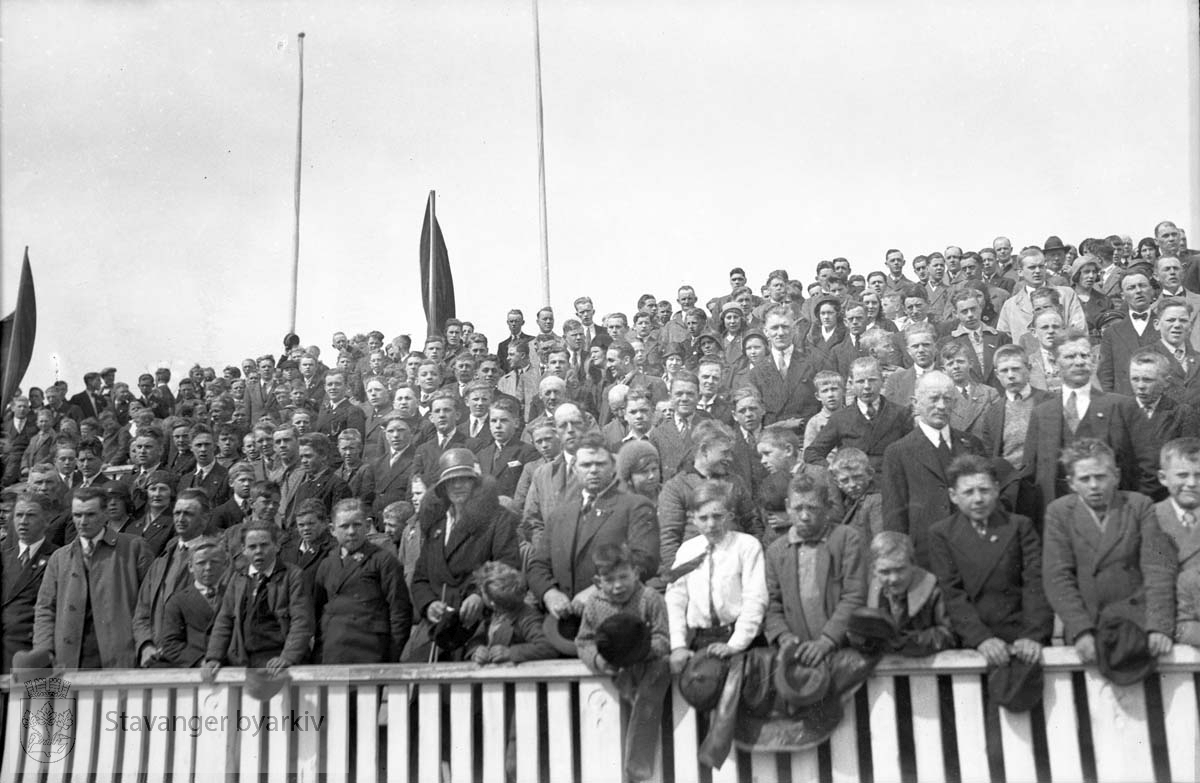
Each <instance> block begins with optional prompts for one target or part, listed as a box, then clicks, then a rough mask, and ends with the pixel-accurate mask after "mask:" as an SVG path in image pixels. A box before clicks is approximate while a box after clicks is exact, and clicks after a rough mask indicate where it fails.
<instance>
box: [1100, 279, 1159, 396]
mask: <svg viewBox="0 0 1200 783" xmlns="http://www.w3.org/2000/svg"><path fill="white" fill-rule="evenodd" d="M1121 298H1122V299H1123V300H1124V301H1125V305H1126V307H1128V308H1129V314H1128V315H1127V316H1126V317H1125V318H1123V319H1122V320H1120V321H1117V322H1115V323H1111V324H1109V325H1108V326H1106V327H1104V330H1103V331H1102V332H1101V333H1100V366H1099V368H1098V369H1097V370H1096V375H1097V377H1098V378H1099V379H1100V388H1101V389H1103V390H1104V391H1106V392H1113V391H1115V392H1116V393H1117V394H1124V395H1125V396H1127V397H1128V396H1129V395H1131V394H1132V393H1133V390H1132V389H1130V387H1129V373H1127V372H1126V371H1125V370H1126V368H1128V367H1129V358H1130V357H1131V356H1133V354H1134V353H1135V352H1137V350H1138V349H1139V348H1144V347H1146V346H1147V345H1150V344H1152V343H1154V342H1156V341H1157V340H1158V339H1159V335H1158V330H1157V329H1155V328H1154V324H1153V313H1152V312H1151V310H1152V308H1153V304H1154V289H1153V287H1152V286H1151V285H1150V277H1149V276H1148V275H1147V274H1146V273H1145V272H1143V271H1141V269H1131V270H1129V271H1128V272H1126V273H1125V274H1124V275H1122V276H1121Z"/></svg>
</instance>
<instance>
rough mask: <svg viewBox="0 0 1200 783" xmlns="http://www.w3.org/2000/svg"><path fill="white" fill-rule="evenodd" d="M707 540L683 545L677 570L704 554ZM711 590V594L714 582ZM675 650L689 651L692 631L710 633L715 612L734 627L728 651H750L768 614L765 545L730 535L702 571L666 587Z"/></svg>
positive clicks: (677, 557) (742, 535)
mask: <svg viewBox="0 0 1200 783" xmlns="http://www.w3.org/2000/svg"><path fill="white" fill-rule="evenodd" d="M707 548H708V539H707V538H705V537H704V536H695V537H694V538H689V539H688V540H687V541H684V542H683V543H682V544H680V545H679V550H678V551H677V552H676V553H675V563H674V564H673V565H674V566H679V565H681V564H683V563H686V562H687V561H689V560H694V559H696V558H697V557H699V556H700V555H702V554H704V553H705V550H706V549H707ZM710 572H711V574H712V576H711V585H712V590H711V591H710V590H709V584H710V577H709V574H710ZM666 600H667V617H668V618H669V619H670V624H671V649H672V650H675V649H678V648H680V647H687V629H688V628H708V627H710V626H711V625H712V619H711V614H712V611H713V610H715V612H716V615H717V618H718V619H719V620H720V621H721V624H722V625H728V624H730V623H733V636H732V637H730V639H729V646H730V647H732V648H733V649H734V650H735V651H738V652H740V651H742V650H745V649H746V648H748V647H749V646H750V643H751V642H752V641H754V638H755V637H756V636H758V632H759V630H760V629H761V628H762V622H763V617H764V615H765V614H766V611H767V577H766V566H765V565H764V560H763V548H762V544H760V543H759V542H758V539H756V538H754V537H753V536H751V535H748V534H746V533H739V532H736V531H732V530H731V531H729V532H728V533H726V534H725V537H724V538H722V539H721V542H720V543H719V544H717V545H716V547H714V549H713V552H712V556H711V557H708V556H706V557H705V558H704V560H703V561H702V562H701V563H700V566H699V567H698V568H696V569H695V570H694V571H692V572H691V573H689V574H687V575H686V576H683V577H680V578H679V579H676V580H675V581H674V582H672V583H671V584H670V586H668V587H667V595H666Z"/></svg>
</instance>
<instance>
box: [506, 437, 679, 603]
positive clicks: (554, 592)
mask: <svg viewBox="0 0 1200 783" xmlns="http://www.w3.org/2000/svg"><path fill="white" fill-rule="evenodd" d="M575 473H576V476H577V478H578V481H579V484H580V485H581V492H580V493H579V495H576V496H574V497H572V498H570V499H569V500H566V501H565V502H563V503H562V504H560V505H559V506H557V507H556V508H555V509H554V511H553V512H551V514H550V516H549V518H548V519H547V520H546V529H545V535H543V536H542V537H541V539H540V543H539V545H538V546H537V548H536V550H535V552H534V554H533V557H532V558H531V560H530V562H529V568H528V573H529V587H530V589H531V590H532V591H533V594H534V595H535V596H537V598H538V599H540V600H541V601H542V602H543V603H544V604H545V606H546V610H547V611H549V612H550V613H551V614H553V615H554V616H555V617H561V616H563V615H566V614H574V615H578V614H581V613H582V611H583V603H582V600H577V599H578V598H579V595H580V593H582V592H584V591H585V590H587V589H588V588H590V587H592V586H593V580H592V578H593V577H594V576H595V566H594V565H593V563H592V557H591V553H592V552H593V551H595V549H596V548H597V547H600V546H603V545H605V544H626V545H628V546H629V550H630V552H632V554H633V560H634V562H635V563H636V564H637V566H638V568H639V569H640V570H641V573H642V574H645V575H647V576H649V575H652V574H656V573H658V566H659V533H658V521H657V519H656V517H655V513H654V505H653V504H652V503H651V502H650V501H649V500H647V499H646V498H644V497H642V496H641V495H636V494H633V493H631V492H626V491H624V490H622V489H621V488H620V486H619V483H618V481H617V476H616V462H615V460H614V459H613V455H612V453H611V452H609V450H608V447H607V446H605V444H604V438H603V436H601V435H600V433H598V432H593V433H589V434H587V435H585V436H583V438H582V439H581V440H580V442H579V447H578V449H577V450H576V452H575Z"/></svg>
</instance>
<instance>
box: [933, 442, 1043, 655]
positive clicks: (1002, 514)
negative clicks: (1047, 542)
mask: <svg viewBox="0 0 1200 783" xmlns="http://www.w3.org/2000/svg"><path fill="white" fill-rule="evenodd" d="M947 478H948V479H949V481H950V501H951V502H952V503H953V504H954V506H955V509H956V510H955V512H954V513H953V514H952V515H951V516H948V517H946V518H945V519H942V520H939V521H938V522H935V523H934V524H933V525H931V526H930V528H929V546H930V555H931V562H932V564H933V572H934V574H936V575H937V578H938V582H939V584H940V585H941V587H942V591H943V592H944V593H945V596H946V605H947V609H948V611H949V613H950V624H951V626H952V627H953V629H954V633H955V634H956V635H957V636H958V638H959V639H960V640H961V641H962V644H963V646H964V647H969V648H973V649H976V650H978V651H979V652H980V653H981V654H982V655H983V656H984V657H985V658H987V661H988V664H989V665H993V666H999V665H1003V664H1005V663H1007V662H1008V660H1009V657H1010V656H1016V657H1017V658H1018V659H1020V660H1022V661H1024V662H1026V663H1033V662H1035V661H1037V660H1040V658H1041V649H1042V647H1043V646H1044V645H1046V644H1048V643H1049V642H1050V633H1051V631H1053V629H1054V615H1053V613H1052V612H1051V611H1050V606H1049V604H1047V603H1046V596H1045V593H1044V592H1043V591H1042V545H1041V540H1040V539H1039V538H1038V534H1037V531H1036V530H1035V529H1034V527H1033V522H1032V520H1030V519H1029V518H1028V517H1024V516H1020V515H1018V514H1010V513H1008V512H1007V511H1005V510H1004V509H1003V508H1002V507H1001V506H1000V504H999V498H1000V484H999V481H998V480H997V475H996V470H995V467H994V466H993V465H992V463H991V462H990V461H988V460H987V459H984V458H983V457H979V456H977V455H974V454H967V455H963V456H961V457H958V458H956V459H955V460H954V461H953V462H951V463H950V467H949V469H948V470H947Z"/></svg>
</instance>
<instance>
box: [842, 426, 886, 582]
mask: <svg viewBox="0 0 1200 783" xmlns="http://www.w3.org/2000/svg"><path fill="white" fill-rule="evenodd" d="M829 475H830V477H832V478H833V481H834V483H835V484H836V485H837V488H838V490H839V491H840V492H841V494H842V508H844V509H845V513H844V514H843V515H842V524H844V525H849V526H851V527H852V528H854V529H855V530H857V531H858V534H859V535H860V536H862V540H863V545H864V546H865V547H869V545H870V543H869V542H871V541H873V540H874V538H875V536H876V534H878V533H879V532H880V531H881V530H883V498H882V496H881V495H880V494H879V488H878V487H876V486H875V469H874V468H872V467H871V458H870V457H868V456H867V454H866V452H864V451H862V450H861V449H856V448H853V447H846V448H843V449H839V450H837V451H835V452H833V453H832V454H830V456H829ZM864 554H865V555H868V554H869V551H868V552H864ZM868 559H869V557H868ZM864 562H867V561H864Z"/></svg>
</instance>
